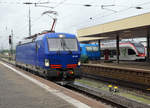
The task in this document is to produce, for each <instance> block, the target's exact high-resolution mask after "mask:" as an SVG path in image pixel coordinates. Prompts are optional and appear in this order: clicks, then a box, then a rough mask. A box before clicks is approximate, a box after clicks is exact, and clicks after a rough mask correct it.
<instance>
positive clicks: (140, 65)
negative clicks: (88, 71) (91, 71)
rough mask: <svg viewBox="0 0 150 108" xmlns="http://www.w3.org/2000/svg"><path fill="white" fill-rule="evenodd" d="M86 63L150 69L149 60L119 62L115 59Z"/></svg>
mask: <svg viewBox="0 0 150 108" xmlns="http://www.w3.org/2000/svg"><path fill="white" fill-rule="evenodd" d="M87 64H88V65H95V66H98V65H99V66H109V67H114V68H129V69H133V70H134V69H136V70H147V71H150V62H146V61H141V62H139V61H120V62H119V64H118V63H116V61H109V62H104V61H90V62H89V63H87Z"/></svg>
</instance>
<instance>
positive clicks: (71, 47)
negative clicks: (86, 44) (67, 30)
mask: <svg viewBox="0 0 150 108" xmlns="http://www.w3.org/2000/svg"><path fill="white" fill-rule="evenodd" d="M62 43H63V48H64V50H65V51H77V50H78V46H77V40H76V39H69V38H65V39H62Z"/></svg>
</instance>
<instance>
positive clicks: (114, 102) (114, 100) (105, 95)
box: [1, 59, 150, 108]
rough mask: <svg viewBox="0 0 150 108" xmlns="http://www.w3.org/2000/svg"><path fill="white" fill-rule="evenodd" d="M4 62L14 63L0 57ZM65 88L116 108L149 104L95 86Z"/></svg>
mask: <svg viewBox="0 0 150 108" xmlns="http://www.w3.org/2000/svg"><path fill="white" fill-rule="evenodd" d="M1 60H2V61H4V62H7V63H9V64H11V65H15V64H14V62H10V61H6V60H3V59H1ZM66 86H67V88H69V89H71V90H72V89H73V90H76V91H79V92H80V93H83V94H86V95H88V96H89V97H92V98H94V99H97V100H100V101H102V102H103V103H106V104H107V105H111V106H112V107H115V108H116V107H117V108H125V107H128V108H149V107H150V106H149V105H147V104H144V103H141V102H137V101H135V100H132V99H127V98H124V97H121V96H118V95H116V94H114V93H110V92H107V91H100V90H98V89H96V88H92V87H88V86H86V85H83V84H80V83H74V84H67V85H66Z"/></svg>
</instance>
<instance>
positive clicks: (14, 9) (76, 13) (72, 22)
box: [0, 0, 150, 48]
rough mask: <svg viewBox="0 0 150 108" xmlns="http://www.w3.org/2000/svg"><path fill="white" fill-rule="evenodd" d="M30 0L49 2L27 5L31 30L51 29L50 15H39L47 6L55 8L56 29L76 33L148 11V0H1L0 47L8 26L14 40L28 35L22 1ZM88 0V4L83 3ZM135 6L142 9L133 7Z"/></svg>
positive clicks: (7, 32) (4, 42) (7, 31)
mask: <svg viewBox="0 0 150 108" xmlns="http://www.w3.org/2000/svg"><path fill="white" fill-rule="evenodd" d="M29 1H30V2H33V3H39V2H49V3H48V4H40V6H47V7H40V6H38V7H35V6H34V5H30V8H31V25H32V28H31V29H32V30H31V31H32V34H35V33H39V32H41V31H43V30H48V29H50V27H51V24H52V18H50V17H49V16H48V15H41V14H42V13H43V12H45V11H48V10H51V11H52V10H54V11H57V12H58V16H57V19H58V20H57V24H56V32H69V33H76V31H77V30H78V29H80V28H84V27H89V26H92V25H97V24H102V23H106V22H110V21H114V20H118V19H122V18H126V17H130V16H135V15H139V14H143V13H147V12H150V0H0V14H1V15H0V16H1V17H0V33H1V34H0V48H9V45H8V36H9V34H10V33H11V29H13V32H14V43H17V42H18V41H20V40H22V39H23V38H24V37H27V36H28V33H29V32H28V16H29V15H28V11H29V10H28V9H29V5H25V4H23V3H24V2H29ZM87 4H90V5H91V6H89V7H86V6H84V5H87ZM102 5H103V6H104V8H103V9H102V8H101V6H102ZM108 5H113V6H108ZM137 6H140V7H142V9H136V8H135V7H137ZM48 7H49V8H48ZM51 7H53V8H51Z"/></svg>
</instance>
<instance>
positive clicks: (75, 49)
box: [45, 34, 80, 80]
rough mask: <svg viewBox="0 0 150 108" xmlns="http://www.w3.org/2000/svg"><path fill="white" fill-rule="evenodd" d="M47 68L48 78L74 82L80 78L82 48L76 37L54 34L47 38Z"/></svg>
mask: <svg viewBox="0 0 150 108" xmlns="http://www.w3.org/2000/svg"><path fill="white" fill-rule="evenodd" d="M46 40H47V50H46V59H45V66H46V67H48V68H49V70H50V71H49V72H48V76H50V77H56V78H57V79H58V80H59V79H60V80H62V79H64V80H74V79H75V78H77V77H80V71H79V67H80V61H79V58H80V48H79V43H78V41H77V39H76V37H75V36H74V35H71V34H54V35H53V36H47V38H46Z"/></svg>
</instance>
